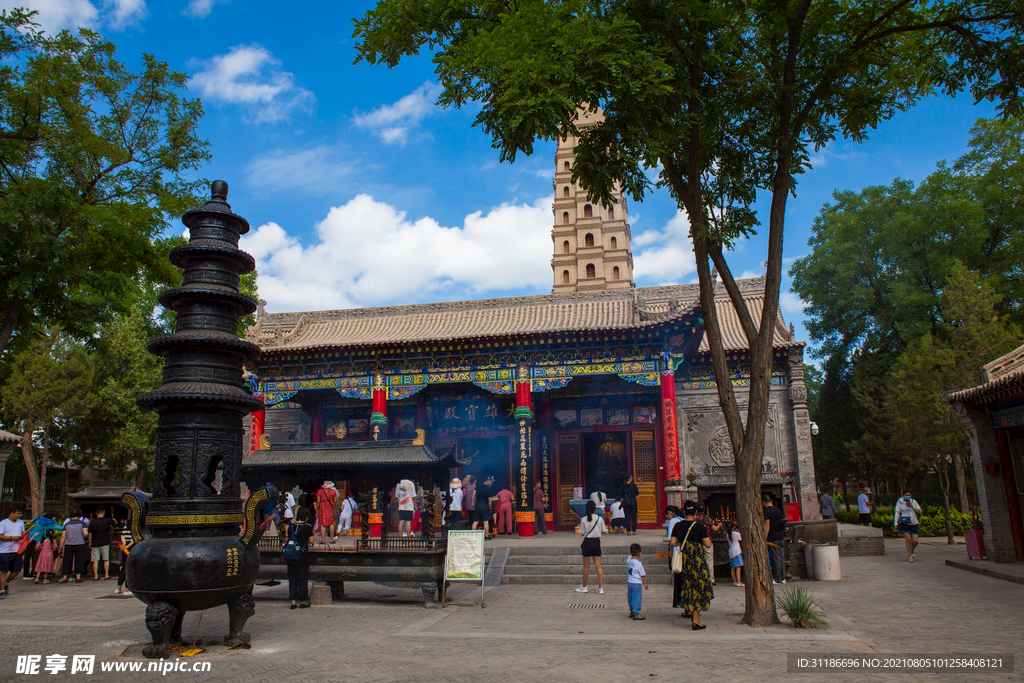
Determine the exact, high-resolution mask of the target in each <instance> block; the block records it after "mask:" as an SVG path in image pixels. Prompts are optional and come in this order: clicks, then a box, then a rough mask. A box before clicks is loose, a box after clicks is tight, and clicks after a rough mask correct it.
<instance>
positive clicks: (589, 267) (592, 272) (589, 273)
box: [587, 263, 597, 277]
mask: <svg viewBox="0 0 1024 683" xmlns="http://www.w3.org/2000/svg"><path fill="white" fill-rule="evenodd" d="M596 274H597V271H596V270H595V269H594V264H593V263H588V264H587V277H597V275H596Z"/></svg>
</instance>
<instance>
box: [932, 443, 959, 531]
mask: <svg viewBox="0 0 1024 683" xmlns="http://www.w3.org/2000/svg"><path fill="white" fill-rule="evenodd" d="M935 469H936V470H938V472H939V488H940V489H942V510H943V512H945V514H946V542H947V543H948V544H949V545H954V544H955V543H956V541H954V540H953V517H952V515H950V513H949V474H948V473H947V472H946V458H945V456H941V455H940V456H939V457H938V459H937V460H936V463H935Z"/></svg>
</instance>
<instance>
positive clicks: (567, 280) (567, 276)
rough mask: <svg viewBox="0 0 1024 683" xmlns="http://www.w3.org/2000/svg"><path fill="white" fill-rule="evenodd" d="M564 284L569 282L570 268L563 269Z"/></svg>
mask: <svg viewBox="0 0 1024 683" xmlns="http://www.w3.org/2000/svg"><path fill="white" fill-rule="evenodd" d="M562 284H563V285H567V284H569V271H568V270H563V271H562Z"/></svg>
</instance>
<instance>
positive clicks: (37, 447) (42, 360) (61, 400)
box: [3, 330, 94, 517]
mask: <svg viewBox="0 0 1024 683" xmlns="http://www.w3.org/2000/svg"><path fill="white" fill-rule="evenodd" d="M11 366H12V367H11V373H10V377H9V378H8V380H7V382H6V384H5V385H4V392H3V403H4V408H5V409H6V410H7V411H8V413H9V414H13V415H16V416H18V422H17V424H18V428H19V430H20V431H21V433H22V434H23V438H22V441H21V453H22V457H23V458H24V461H25V468H26V469H27V470H28V477H29V484H30V487H31V497H32V500H31V503H32V516H33V517H35V516H38V515H41V514H43V502H44V496H45V492H46V473H47V467H48V466H49V463H50V444H51V436H52V434H53V432H54V430H55V429H57V428H59V427H60V426H61V425H64V424H66V423H67V422H68V421H70V420H74V419H76V418H78V417H81V416H83V415H85V414H86V413H87V412H88V411H89V409H90V407H91V402H92V399H93V396H92V386H93V377H94V371H93V367H92V363H91V362H90V359H89V357H88V353H87V352H86V350H85V348H84V347H82V346H81V345H79V344H77V343H76V342H75V341H74V340H72V339H71V337H70V336H69V335H67V334H66V333H64V332H63V331H61V330H51V331H49V333H48V334H47V335H46V336H45V337H41V338H39V339H38V340H37V341H35V343H33V344H32V345H31V346H29V347H27V348H25V349H23V350H21V351H20V352H19V353H18V354H17V355H16V356H15V357H14V359H13V362H12V363H11Z"/></svg>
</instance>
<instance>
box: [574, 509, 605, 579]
mask: <svg viewBox="0 0 1024 683" xmlns="http://www.w3.org/2000/svg"><path fill="white" fill-rule="evenodd" d="M596 511H597V503H595V502H594V500H593V499H590V500H588V501H587V514H586V515H585V516H583V517H580V536H582V537H583V543H582V544H580V551H581V554H582V555H583V583H581V584H580V587H579V588H577V589H576V592H577V593H586V592H588V590H587V579H589V578H590V558H594V568H595V569H596V570H597V592H598V593H599V594H601V595H603V594H604V570H603V569H601V534H602V533H604V532H605V531H607V529H605V526H604V517H603V516H601V515H599V514H596Z"/></svg>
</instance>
